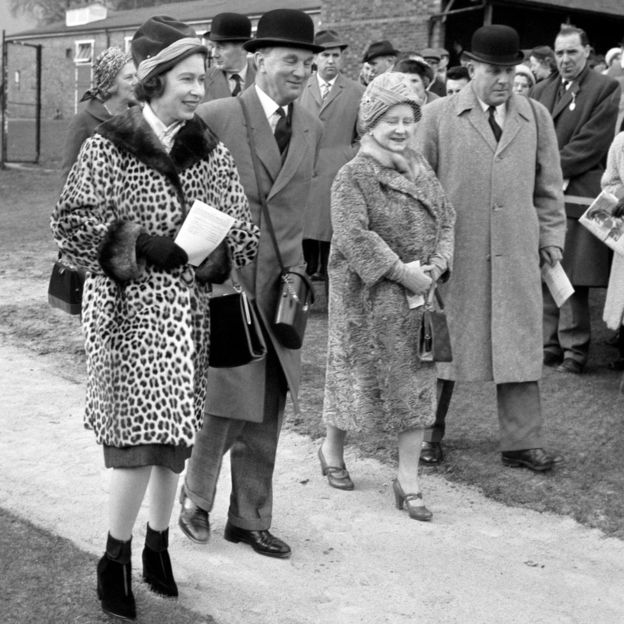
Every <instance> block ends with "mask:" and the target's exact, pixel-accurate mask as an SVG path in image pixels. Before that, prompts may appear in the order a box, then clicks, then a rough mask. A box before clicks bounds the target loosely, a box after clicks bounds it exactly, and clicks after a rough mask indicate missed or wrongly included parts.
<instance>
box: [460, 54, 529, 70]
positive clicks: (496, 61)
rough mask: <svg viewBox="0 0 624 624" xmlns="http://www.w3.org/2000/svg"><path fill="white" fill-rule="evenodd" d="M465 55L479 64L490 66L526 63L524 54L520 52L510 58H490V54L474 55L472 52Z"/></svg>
mask: <svg viewBox="0 0 624 624" xmlns="http://www.w3.org/2000/svg"><path fill="white" fill-rule="evenodd" d="M463 54H464V55H465V56H467V57H468V58H469V59H472V60H473V61H478V62H479V63H487V64H488V65H497V66H501V67H502V66H507V65H518V63H521V62H522V61H524V52H522V50H520V51H518V53H517V54H514V55H510V56H490V55H489V54H473V53H472V52H467V51H466V50H464V51H463Z"/></svg>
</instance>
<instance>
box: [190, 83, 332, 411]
mask: <svg viewBox="0 0 624 624" xmlns="http://www.w3.org/2000/svg"><path fill="white" fill-rule="evenodd" d="M239 99H241V100H243V101H244V102H245V104H246V105H247V107H248V110H249V113H250V118H251V121H250V123H251V126H252V127H251V132H252V133H253V136H254V139H255V144H256V153H257V156H258V159H259V161H260V163H259V164H260V180H259V181H258V182H257V181H256V176H255V174H254V168H253V164H252V160H251V150H250V147H249V141H248V138H247V125H246V123H245V119H244V117H243V112H242V108H241V104H240V102H239ZM197 114H198V115H199V116H200V117H202V118H203V119H204V120H205V121H206V123H207V124H208V125H209V126H210V127H211V128H212V129H213V130H214V132H215V133H216V134H217V136H218V137H219V138H220V139H221V140H222V141H223V142H224V143H225V145H226V147H228V149H229V150H230V151H231V153H232V155H233V156H234V160H235V162H236V167H237V169H238V172H239V174H240V177H241V182H242V184H243V188H244V189H245V193H246V194H247V199H248V200H249V206H250V209H251V214H252V219H253V222H254V223H255V224H256V225H258V226H259V227H260V246H259V249H258V255H257V256H256V258H255V260H254V262H253V263H252V264H250V265H248V266H247V267H245V268H244V269H243V270H241V271H240V272H239V274H238V276H239V279H240V282H241V284H242V285H243V287H244V288H245V290H246V291H247V292H248V293H249V295H250V296H251V297H252V298H253V299H255V301H256V304H257V306H258V310H259V313H260V319H261V321H262V323H263V325H264V327H265V328H266V331H267V334H268V337H269V340H270V341H271V344H272V347H273V349H275V352H276V353H277V357H278V358H279V362H280V364H281V367H282V370H283V371H284V375H285V377H286V381H287V383H288V388H289V390H290V393H291V396H292V397H293V400H294V401H295V402H296V397H297V394H298V392H299V376H300V368H301V356H300V350H299V349H287V348H286V347H284V346H282V345H281V344H280V342H279V341H278V340H277V338H276V337H275V335H274V333H273V330H272V319H273V316H274V314H275V310H276V306H277V299H278V292H279V276H280V266H279V264H278V260H277V258H276V256H275V251H274V249H273V244H272V242H271V238H270V235H269V232H268V229H267V227H266V223H265V219H264V218H263V216H262V208H261V204H260V199H259V193H262V194H263V195H265V196H266V199H267V203H268V207H269V212H270V214H271V221H272V223H273V228H274V230H275V234H276V237H277V240H278V244H279V250H280V254H281V256H282V260H283V262H284V265H285V266H295V265H299V266H301V267H302V268H303V267H304V266H305V264H304V259H303V251H302V236H303V221H304V216H305V210H306V204H307V201H308V196H309V192H310V185H311V183H312V176H313V172H314V167H315V162H316V158H317V155H318V148H319V142H320V140H321V134H322V131H323V129H322V126H321V124H320V122H319V121H318V119H315V118H314V116H313V115H311V114H310V113H309V112H308V111H306V110H305V109H304V108H303V107H302V106H301V105H300V104H299V103H297V102H295V103H294V105H293V112H292V138H291V141H290V145H289V148H288V152H287V155H286V158H285V160H284V162H283V163H282V159H281V155H280V152H279V149H278V147H277V143H276V141H275V137H274V136H273V133H272V131H271V126H270V125H269V122H268V120H267V118H266V115H265V113H264V110H263V108H262V105H261V103H260V99H259V98H258V94H257V92H256V89H255V88H251V89H246V90H245V91H244V92H243V93H242V95H241V96H240V98H232V97H230V98H223V99H220V100H214V101H212V102H206V103H204V104H201V105H200V106H199V108H198V111H197ZM258 186H259V187H260V188H258ZM265 368H266V367H265V362H264V361H260V362H255V363H252V364H248V365H246V366H238V367H236V368H222V369H211V370H210V374H209V376H208V398H207V411H208V413H210V414H212V415H215V416H222V417H226V418H236V419H242V420H247V421H252V422H253V421H258V420H259V419H261V418H262V411H263V410H262V405H264V395H265ZM295 404H296V403H295Z"/></svg>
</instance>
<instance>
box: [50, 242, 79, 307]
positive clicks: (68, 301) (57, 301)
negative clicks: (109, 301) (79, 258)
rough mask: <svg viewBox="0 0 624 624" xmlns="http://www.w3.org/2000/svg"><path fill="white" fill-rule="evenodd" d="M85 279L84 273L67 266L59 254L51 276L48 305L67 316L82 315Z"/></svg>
mask: <svg viewBox="0 0 624 624" xmlns="http://www.w3.org/2000/svg"><path fill="white" fill-rule="evenodd" d="M84 278H85V276H84V273H83V272H82V271H80V270H78V269H74V268H72V267H70V266H67V265H66V264H65V263H64V262H63V261H62V260H61V256H60V254H59V257H58V260H57V261H56V262H55V263H54V266H53V267H52V274H51V275H50V283H49V284H48V303H49V304H50V305H51V306H52V307H53V308H57V309H59V310H63V312H67V314H80V312H81V309H82V289H83V286H84Z"/></svg>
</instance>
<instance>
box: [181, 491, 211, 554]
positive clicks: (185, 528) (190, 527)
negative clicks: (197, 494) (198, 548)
mask: <svg viewBox="0 0 624 624" xmlns="http://www.w3.org/2000/svg"><path fill="white" fill-rule="evenodd" d="M180 504H181V505H182V509H181V510H180V517H179V518H178V524H179V525H180V528H181V529H182V532H183V533H184V535H186V537H188V538H189V539H190V540H192V541H193V542H195V543H196V544H207V543H208V541H209V540H210V521H209V516H208V512H207V511H205V510H203V509H202V508H201V507H198V506H197V505H195V503H193V501H192V500H191V499H190V498H189V497H188V496H187V495H186V492H185V490H184V487H182V490H181V491H180Z"/></svg>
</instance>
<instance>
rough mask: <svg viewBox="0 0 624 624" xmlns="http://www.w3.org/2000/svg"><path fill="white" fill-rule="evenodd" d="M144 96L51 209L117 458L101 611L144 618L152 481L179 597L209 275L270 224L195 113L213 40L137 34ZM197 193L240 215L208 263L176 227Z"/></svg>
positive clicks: (112, 462)
mask: <svg viewBox="0 0 624 624" xmlns="http://www.w3.org/2000/svg"><path fill="white" fill-rule="evenodd" d="M132 55H133V58H134V60H135V63H136V64H137V78H138V84H137V87H136V89H137V97H138V99H139V100H141V101H142V102H143V105H142V106H141V107H139V106H136V107H134V108H131V109H129V110H128V111H126V112H125V113H123V114H121V115H117V116H115V117H112V118H111V119H110V120H108V121H106V122H105V123H103V124H102V125H101V126H99V127H98V129H97V131H96V133H95V135H94V136H93V137H91V138H89V139H87V140H86V141H85V143H84V145H83V146H82V148H81V151H80V154H79V156H78V160H77V162H76V164H75V165H74V166H73V167H72V169H71V172H70V174H69V177H68V179H67V182H66V184H65V187H64V189H63V191H62V193H61V197H60V199H59V202H58V204H57V206H56V208H55V211H54V214H53V218H52V228H53V232H54V236H55V239H56V242H57V244H58V245H59V247H60V249H61V251H62V252H63V254H66V255H67V256H68V257H69V259H70V260H71V261H72V262H73V263H75V264H76V265H77V266H79V267H83V268H85V269H86V271H87V279H86V282H85V289H84V296H83V307H82V316H83V329H84V336H85V348H86V355H87V399H86V415H85V424H86V426H87V427H89V428H91V429H93V430H94V432H95V436H96V440H97V442H98V443H100V444H102V445H103V449H104V460H105V465H106V467H107V468H112V474H111V479H110V487H109V490H110V493H109V533H108V538H107V543H106V552H105V554H104V556H103V557H102V558H101V559H100V561H99V563H98V566H97V589H98V595H99V597H100V600H101V605H102V609H103V610H104V611H105V612H106V613H109V614H111V615H115V616H118V617H122V618H125V619H134V618H135V617H136V609H135V601H134V595H133V593H132V587H131V564H130V560H131V538H132V531H133V527H134V524H135V521H136V518H137V514H138V511H139V508H140V506H141V503H142V501H143V498H144V496H145V492H146V490H147V486H148V485H149V491H150V501H149V511H148V524H147V527H146V534H145V547H144V549H143V553H142V563H143V578H144V580H145V581H146V582H147V583H148V585H149V587H150V589H152V590H153V591H155V592H157V593H159V594H162V595H165V596H177V594H178V589H177V586H176V582H175V579H174V576H173V572H172V569H171V562H170V558H169V554H168V550H167V546H168V526H169V520H170V516H171V509H172V506H173V501H174V497H175V492H176V488H177V483H178V475H179V473H180V472H181V471H182V470H183V468H184V462H185V459H186V458H187V457H189V455H190V451H191V448H192V444H193V440H194V437H195V433H196V432H197V431H198V430H199V429H200V428H201V425H202V414H203V409H204V397H205V392H206V378H207V373H208V355H209V328H210V319H209V313H208V300H209V295H210V291H211V283H213V282H221V281H224V280H225V279H226V278H227V277H228V275H229V272H230V269H231V265H235V266H242V265H244V264H247V263H248V262H250V261H251V260H252V259H253V257H254V255H255V253H256V250H257V244H258V230H257V228H256V226H255V225H253V224H252V223H251V215H250V212H249V206H248V203H247V199H246V197H245V193H244V191H243V188H242V186H241V184H240V181H239V177H238V173H237V171H236V168H235V165H234V160H233V158H232V157H231V155H230V153H229V152H228V150H227V149H226V148H225V147H224V145H223V144H222V143H220V142H219V141H218V139H217V138H216V137H215V136H214V134H213V133H212V132H211V131H210V130H209V129H208V128H207V126H206V125H205V124H204V122H203V121H202V120H201V119H199V118H198V117H197V116H196V115H195V109H196V108H197V105H198V104H199V103H200V102H201V100H202V98H203V95H204V75H205V61H206V55H207V50H206V48H205V47H204V46H203V45H202V44H201V41H200V40H199V39H198V38H197V37H196V35H195V32H194V31H193V29H192V28H190V27H188V26H186V25H185V24H183V23H181V22H178V21H176V20H174V19H173V18H169V17H154V18H150V19H149V20H147V22H145V23H144V24H143V25H142V26H141V27H140V28H139V29H138V30H137V32H136V33H135V35H134V37H133V40H132ZM195 199H198V200H201V201H203V202H205V203H207V204H210V205H212V206H214V207H215V208H217V209H219V210H221V211H223V212H225V213H228V214H229V215H231V216H232V217H234V224H233V226H232V228H231V229H230V231H229V233H228V235H227V236H226V239H225V240H224V242H223V243H222V244H221V245H220V246H219V247H218V248H217V249H216V250H215V251H214V252H213V253H212V254H211V255H210V256H208V258H207V260H206V261H205V262H204V263H203V264H201V265H200V266H199V267H197V268H195V267H193V266H191V265H190V264H188V257H187V254H186V252H185V251H184V250H183V249H182V248H180V247H179V246H178V245H177V244H176V243H175V242H174V238H175V236H176V233H177V231H178V229H179V228H180V226H181V224H182V222H183V221H184V218H185V216H186V214H187V211H188V209H189V207H190V206H191V204H192V203H193V201H194V200H195Z"/></svg>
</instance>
